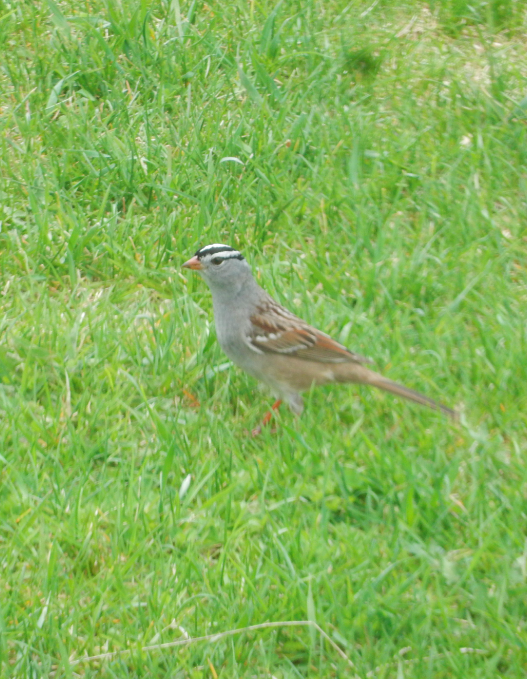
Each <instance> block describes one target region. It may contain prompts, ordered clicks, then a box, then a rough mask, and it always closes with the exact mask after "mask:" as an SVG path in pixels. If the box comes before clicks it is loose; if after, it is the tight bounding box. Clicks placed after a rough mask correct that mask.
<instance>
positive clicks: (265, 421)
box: [251, 399, 282, 436]
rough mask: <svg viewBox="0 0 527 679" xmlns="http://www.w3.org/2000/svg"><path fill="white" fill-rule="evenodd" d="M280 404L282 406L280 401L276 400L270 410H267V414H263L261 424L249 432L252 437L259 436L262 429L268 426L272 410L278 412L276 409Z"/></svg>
mask: <svg viewBox="0 0 527 679" xmlns="http://www.w3.org/2000/svg"><path fill="white" fill-rule="evenodd" d="M281 404H282V399H278V400H277V401H275V402H274V403H273V405H272V406H271V410H269V411H268V412H266V413H265V415H264V418H263V420H262V424H259V425H258V426H257V427H255V428H254V429H253V430H252V432H251V434H252V436H260V434H261V433H262V427H266V426H267V425H268V424H269V422H270V421H271V419H272V417H273V410H278V408H279V407H280V406H281Z"/></svg>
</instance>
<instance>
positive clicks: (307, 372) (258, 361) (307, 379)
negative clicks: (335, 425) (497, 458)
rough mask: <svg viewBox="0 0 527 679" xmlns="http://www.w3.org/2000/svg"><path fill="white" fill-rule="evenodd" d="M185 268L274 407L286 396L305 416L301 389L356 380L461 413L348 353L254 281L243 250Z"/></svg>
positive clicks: (228, 345) (213, 253)
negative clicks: (199, 280) (204, 290)
mask: <svg viewBox="0 0 527 679" xmlns="http://www.w3.org/2000/svg"><path fill="white" fill-rule="evenodd" d="M183 267H185V268H187V269H193V270H195V271H198V272H199V273H200V275H201V276H202V277H203V278H204V280H205V282H206V283H207V284H208V286H209V288H210V290H211V292H212V303H213V307H214V320H215V322H216V333H217V336H218V341H219V343H220V346H221V348H222V349H223V351H224V352H225V353H226V354H227V356H228V357H229V358H230V359H231V360H232V361H233V362H234V363H236V365H238V366H240V368H242V369H243V370H245V371H246V372H248V373H249V374H250V375H253V377H256V378H257V379H259V380H261V381H262V382H265V383H266V384H267V385H268V386H269V387H271V389H272V391H273V392H274V393H275V394H276V396H277V398H278V399H279V400H278V401H277V402H276V403H275V405H274V406H273V408H276V407H278V405H279V403H280V402H281V401H282V400H284V401H286V402H287V403H288V404H289V406H290V408H291V409H292V410H293V411H294V412H295V413H299V414H300V413H301V412H302V409H303V400H302V397H301V395H300V393H301V392H303V391H307V390H309V389H310V388H311V386H312V385H313V384H316V385H318V384H329V383H332V382H356V383H359V384H369V385H371V386H373V387H378V388H379V389H384V390H385V391H389V392H391V393H392V394H397V396H403V397H404V398H407V399H410V400H411V401H415V402H416V403H420V404H422V405H425V406H428V407H429V408H433V409H435V410H441V411H442V412H443V413H445V414H446V415H449V416H450V417H454V418H455V417H457V413H456V411H454V410H452V409H451V408H447V407H446V406H444V405H442V404H441V403H436V401H433V400H432V399H431V398H428V397H427V396H423V394H420V393H419V392H417V391H414V390H413V389H408V387H404V386H403V385H402V384H397V383H396V382H392V381H391V380H389V379H388V378H386V377H383V376H382V375H379V374H378V373H376V372H374V371H373V370H370V369H369V368H366V367H365V365H366V364H368V363H371V362H372V361H371V360H370V359H368V358H364V357H363V356H360V355H359V354H355V353H353V352H351V351H348V349H346V347H344V346H342V344H339V343H338V342H336V341H335V340H333V339H331V337H329V336H328V335H326V334H324V333H323V332H320V330H317V329H316V328H313V327H312V326H310V325H308V324H307V323H305V322H304V321H303V320H301V319H300V318H298V317H297V316H295V315H294V314H292V313H291V312H290V311H288V310H287V309H285V308H284V307H283V306H281V305H280V304H278V302H275V300H274V299H273V298H272V297H270V296H269V295H268V294H267V293H266V292H265V290H263V289H262V288H261V287H260V286H259V285H258V283H257V282H256V281H255V280H254V277H253V274H252V271H251V268H250V266H249V265H248V264H247V262H246V261H245V258H244V257H243V255H242V254H241V253H240V252H238V250H235V249H234V248H231V247H230V246H228V245H219V244H217V243H214V244H212V245H206V246H205V247H203V248H201V249H199V250H198V251H197V252H196V254H195V255H194V257H192V258H191V259H189V260H188V261H187V262H185V263H184V264H183ZM266 420H267V421H268V420H269V416H268V417H267V418H266Z"/></svg>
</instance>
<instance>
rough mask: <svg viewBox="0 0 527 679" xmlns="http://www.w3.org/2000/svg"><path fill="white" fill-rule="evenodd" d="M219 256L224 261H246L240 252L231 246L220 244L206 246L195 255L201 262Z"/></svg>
mask: <svg viewBox="0 0 527 679" xmlns="http://www.w3.org/2000/svg"><path fill="white" fill-rule="evenodd" d="M215 255H218V256H219V257H221V258H222V259H244V256H243V255H242V253H241V252H238V250H235V249H234V248H231V246H230V245H221V244H220V243H212V245H205V246H204V247H202V248H200V249H199V250H198V251H197V252H196V254H195V255H194V256H195V257H197V258H198V259H199V260H203V259H211V258H212V257H214V256H215Z"/></svg>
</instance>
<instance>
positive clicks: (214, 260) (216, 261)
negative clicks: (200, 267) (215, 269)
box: [210, 257, 223, 266]
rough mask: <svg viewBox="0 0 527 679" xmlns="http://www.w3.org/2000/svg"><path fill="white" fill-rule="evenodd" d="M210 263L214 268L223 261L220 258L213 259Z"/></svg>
mask: <svg viewBox="0 0 527 679" xmlns="http://www.w3.org/2000/svg"><path fill="white" fill-rule="evenodd" d="M210 261H211V262H212V264H214V265H215V266H218V265H219V264H221V263H222V262H223V259H222V258H221V257H214V259H211V260H210Z"/></svg>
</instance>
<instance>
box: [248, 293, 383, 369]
mask: <svg viewBox="0 0 527 679" xmlns="http://www.w3.org/2000/svg"><path fill="white" fill-rule="evenodd" d="M247 342H248V344H249V346H250V347H251V348H253V349H254V350H255V351H258V352H260V353H270V354H282V355H288V356H295V357H297V358H302V359H304V360H306V361H317V362H319V363H371V362H372V361H371V360H370V359H369V358H365V357H364V356H360V355H359V354H354V353H353V352H351V351H349V350H348V349H346V347H344V346H342V344H339V343H338V342H335V340H334V339H331V337H329V336H328V335H326V334H325V333H323V332H320V330H317V329H316V328H313V327H312V326H310V325H308V324H307V323H306V322H305V321H303V320H302V319H300V318H298V317H297V316H295V315H294V314H292V313H291V312H290V311H288V310H287V309H285V308H284V307H282V306H280V305H279V304H277V303H276V302H275V301H274V300H271V299H270V300H269V301H267V302H264V303H262V304H260V305H259V307H258V308H257V311H256V313H255V314H254V315H253V316H251V328H250V331H249V334H248V336H247Z"/></svg>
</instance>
